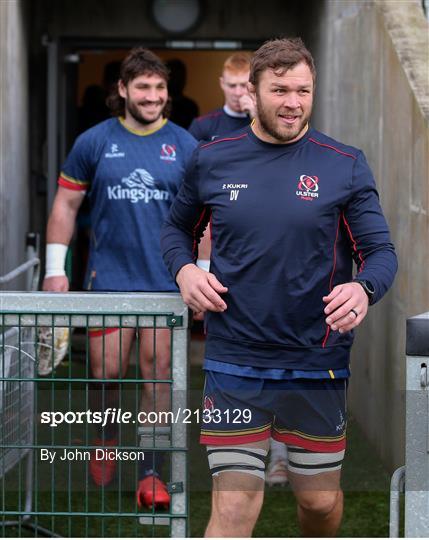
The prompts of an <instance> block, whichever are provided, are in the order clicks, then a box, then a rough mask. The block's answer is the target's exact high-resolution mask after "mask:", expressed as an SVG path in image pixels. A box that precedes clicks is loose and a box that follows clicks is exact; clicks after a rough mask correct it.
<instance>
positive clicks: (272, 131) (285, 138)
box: [256, 92, 309, 143]
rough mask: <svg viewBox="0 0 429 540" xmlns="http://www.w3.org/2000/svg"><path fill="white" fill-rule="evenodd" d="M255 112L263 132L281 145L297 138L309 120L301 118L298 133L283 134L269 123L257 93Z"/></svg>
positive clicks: (307, 117)
mask: <svg viewBox="0 0 429 540" xmlns="http://www.w3.org/2000/svg"><path fill="white" fill-rule="evenodd" d="M256 110H257V113H258V120H259V123H260V125H261V127H262V129H263V130H264V131H265V133H267V134H268V135H270V136H271V137H273V138H274V139H277V140H278V141H279V142H282V143H287V142H289V141H291V140H293V139H295V138H296V137H298V135H299V134H300V133H301V132H302V131H303V129H304V127H305V125H306V124H307V123H308V119H309V116H306V117H304V116H303V117H301V122H302V123H301V125H300V127H299V129H298V132H295V131H294V132H293V133H284V132H282V131H280V130H278V129H276V127H275V125H274V123H273V122H271V121H270V119H269V117H268V115H267V114H266V112H265V108H264V106H263V105H262V101H261V98H260V96H259V93H258V92H256Z"/></svg>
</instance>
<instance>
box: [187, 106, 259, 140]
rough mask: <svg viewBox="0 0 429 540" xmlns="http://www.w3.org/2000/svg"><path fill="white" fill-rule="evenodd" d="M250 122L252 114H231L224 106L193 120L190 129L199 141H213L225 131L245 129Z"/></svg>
mask: <svg viewBox="0 0 429 540" xmlns="http://www.w3.org/2000/svg"><path fill="white" fill-rule="evenodd" d="M250 122H251V119H250V116H247V115H246V116H231V115H230V114H227V113H226V112H225V110H224V109H223V108H222V109H216V110H214V111H212V112H210V113H208V114H205V115H203V116H199V117H198V118H195V119H194V120H192V124H191V125H190V126H189V129H188V131H189V133H190V134H191V135H193V136H194V137H195V139H197V141H213V140H215V139H217V138H219V137H221V136H222V137H223V136H224V135H225V133H230V132H231V131H238V130H241V129H244V128H245V127H246V126H248V125H249V124H250Z"/></svg>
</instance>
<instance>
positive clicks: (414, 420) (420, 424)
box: [390, 312, 429, 538]
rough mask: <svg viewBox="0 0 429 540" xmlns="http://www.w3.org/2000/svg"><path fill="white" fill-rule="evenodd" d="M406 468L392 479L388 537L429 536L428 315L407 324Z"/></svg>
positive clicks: (410, 320) (408, 321) (428, 313)
mask: <svg viewBox="0 0 429 540" xmlns="http://www.w3.org/2000/svg"><path fill="white" fill-rule="evenodd" d="M406 347H407V359H406V364H407V365H406V402H405V414H406V420H405V466H404V467H400V468H399V469H397V470H396V471H395V473H394V474H393V476H392V483H391V492H390V537H391V538H395V537H398V536H399V534H400V517H401V504H400V495H401V493H404V494H405V505H404V506H405V508H404V533H405V537H406V538H409V537H418V538H421V537H428V536H429V312H427V313H423V314H422V315H418V316H416V317H411V318H410V319H408V320H407V345H406Z"/></svg>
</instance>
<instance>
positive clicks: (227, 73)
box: [189, 52, 254, 141]
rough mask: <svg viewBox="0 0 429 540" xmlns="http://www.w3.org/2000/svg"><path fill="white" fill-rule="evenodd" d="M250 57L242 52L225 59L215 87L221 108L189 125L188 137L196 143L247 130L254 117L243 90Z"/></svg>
mask: <svg viewBox="0 0 429 540" xmlns="http://www.w3.org/2000/svg"><path fill="white" fill-rule="evenodd" d="M250 58H251V57H250V55H249V54H247V53H243V52H238V53H234V54H232V55H231V56H229V57H228V58H227V59H226V60H225V62H224V64H223V70H222V75H221V76H220V78H219V84H220V87H221V89H222V91H223V94H224V96H225V104H224V106H223V107H222V108H220V109H215V110H214V111H211V112H209V113H207V114H204V115H203V116H199V117H198V118H195V119H194V120H193V121H192V124H191V125H190V126H189V133H191V134H192V135H193V136H194V137H195V138H196V139H197V140H198V141H212V140H214V139H216V138H217V137H220V136H221V135H225V134H226V133H229V132H230V131H235V130H237V129H241V128H244V127H246V126H248V125H249V124H250V122H251V120H252V118H253V117H254V105H253V101H252V100H251V98H250V96H249V92H248V90H247V83H248V81H249V69H250Z"/></svg>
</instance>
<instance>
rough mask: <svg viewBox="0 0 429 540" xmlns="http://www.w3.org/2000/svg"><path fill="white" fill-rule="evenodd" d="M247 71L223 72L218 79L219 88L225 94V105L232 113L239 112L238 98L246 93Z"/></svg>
mask: <svg viewBox="0 0 429 540" xmlns="http://www.w3.org/2000/svg"><path fill="white" fill-rule="evenodd" d="M248 81H249V71H241V72H233V71H230V70H225V71H224V72H223V74H222V77H221V78H220V86H221V88H222V90H223V93H224V94H225V105H228V107H229V108H230V109H231V110H233V111H234V112H243V111H242V110H241V105H240V98H241V97H242V96H244V95H245V94H247V93H248V89H247V83H248Z"/></svg>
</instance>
